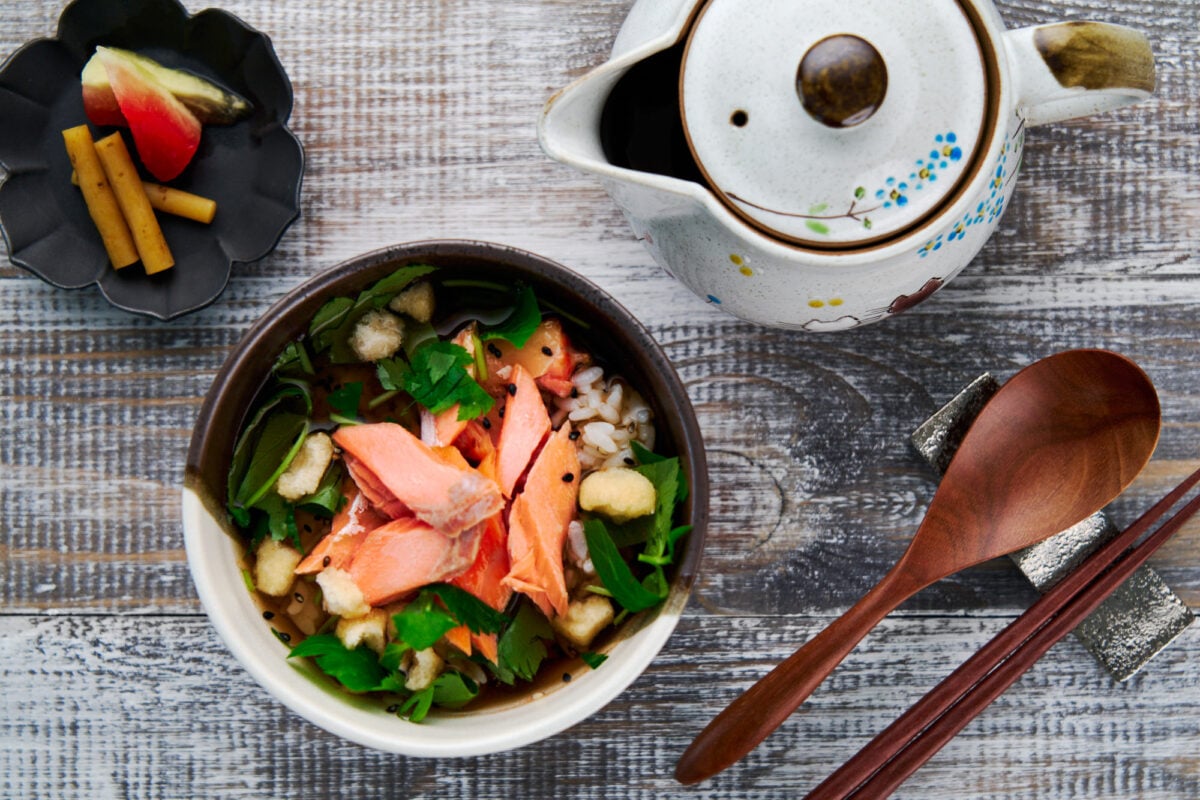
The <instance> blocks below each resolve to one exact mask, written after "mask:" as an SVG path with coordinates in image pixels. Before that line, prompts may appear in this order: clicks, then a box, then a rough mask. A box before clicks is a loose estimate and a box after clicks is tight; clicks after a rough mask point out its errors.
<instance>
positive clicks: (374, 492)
mask: <svg viewBox="0 0 1200 800" xmlns="http://www.w3.org/2000/svg"><path fill="white" fill-rule="evenodd" d="M342 461H343V462H344V463H345V464H346V471H347V472H349V473H350V479H351V480H353V481H354V485H355V486H357V487H358V489H359V491H361V492H362V495H363V497H365V498H367V501H368V502H369V503H370V504H371V506H372V507H373V508H374V509H375V510H376V511H377V512H378V513H380V514H382V515H383V516H385V517H387V518H388V519H397V518H398V517H411V516H412V512H411V511H409V510H408V506H406V505H404V503H401V502H400V501H399V500H398V499H396V495H394V494H392V493H391V491H390V490H389V489H388V488H387V487H386V486H384V485H383V483H382V482H381V481H380V480H379V478H377V477H376V476H375V473H373V472H371V470H369V469H367V468H366V467H365V466H363V464H362V463H361V462H360V461H359V460H358V459H357V458H355V457H354V456H352V455H351V454H349V453H343V454H342Z"/></svg>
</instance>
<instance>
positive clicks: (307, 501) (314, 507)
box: [296, 461, 346, 516]
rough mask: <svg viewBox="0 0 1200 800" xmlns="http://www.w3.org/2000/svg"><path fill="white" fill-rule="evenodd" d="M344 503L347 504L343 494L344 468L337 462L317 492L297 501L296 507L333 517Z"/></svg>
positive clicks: (319, 485) (331, 467)
mask: <svg viewBox="0 0 1200 800" xmlns="http://www.w3.org/2000/svg"><path fill="white" fill-rule="evenodd" d="M344 502H346V496H345V495H344V494H342V467H341V465H340V464H339V463H338V462H336V461H335V462H333V463H332V464H330V465H329V468H328V469H327V470H325V474H324V475H323V476H321V483H320V484H318V485H317V488H316V490H315V491H314V492H313V493H312V494H309V495H305V496H304V497H301V498H300V499H299V500H297V501H296V505H297V506H303V507H304V508H306V509H308V510H309V511H313V512H314V513H319V514H321V516H333V515H334V514H336V513H337V512H338V509H340V508H341V507H342V504H343V503H344Z"/></svg>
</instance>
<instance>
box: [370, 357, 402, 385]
mask: <svg viewBox="0 0 1200 800" xmlns="http://www.w3.org/2000/svg"><path fill="white" fill-rule="evenodd" d="M409 372H410V370H409V368H408V362H406V361H405V360H404V359H402V358H381V359H379V360H378V361H376V362H375V374H376V375H378V376H379V385H380V386H382V387H383V388H384V389H387V390H388V391H389V392H394V391H396V390H397V389H403V388H404V376H405V375H407V374H408V373H409Z"/></svg>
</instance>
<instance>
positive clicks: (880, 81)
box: [539, 0, 1154, 330]
mask: <svg viewBox="0 0 1200 800" xmlns="http://www.w3.org/2000/svg"><path fill="white" fill-rule="evenodd" d="M1153 88H1154V60H1153V55H1152V53H1151V50H1150V46H1149V44H1148V42H1147V40H1146V38H1145V37H1144V36H1143V35H1142V34H1140V33H1138V32H1136V31H1133V30H1130V29H1128V28H1124V27H1120V26H1116V25H1109V24H1104V23H1095V22H1065V23H1059V24H1054V25H1046V26H1040V27H1035V28H1025V29H1021V30H1014V31H1007V30H1005V28H1004V25H1003V23H1002V21H1001V20H1000V17H999V15H998V14H997V12H996V9H995V7H994V6H993V5H992V3H991V2H990V0H839V1H836V2H831V1H830V0H638V2H636V3H635V4H634V6H633V8H632V10H631V11H630V14H629V16H628V18H627V19H626V21H625V24H624V25H623V26H622V28H621V31H620V33H619V34H618V35H617V40H616V44H615V45H614V47H613V55H612V59H611V60H610V61H609V62H608V63H606V64H604V65H603V66H601V67H599V68H597V69H595V70H594V71H592V72H591V73H589V74H588V75H586V76H584V77H583V78H582V79H580V80H579V81H577V82H575V83H574V84H572V85H571V86H568V87H567V88H566V89H564V90H563V91H561V92H559V93H558V94H556V95H555V96H554V97H552V98H551V99H550V101H549V102H548V103H547V104H546V108H545V111H544V112H543V115H542V118H541V120H540V124H539V137H540V140H541V144H542V147H543V149H544V150H545V151H546V152H547V153H548V154H549V155H550V156H551V157H553V158H555V159H558V160H559V161H563V162H565V163H567V164H571V165H573V166H575V167H578V168H579V169H582V170H585V171H588V172H592V173H595V174H597V175H598V176H600V178H601V179H602V180H603V182H604V185H605V187H606V188H607V189H608V191H609V193H610V194H611V195H612V197H613V198H614V200H615V201H616V202H617V204H618V205H619V206H620V207H621V209H622V210H623V211H624V212H625V215H626V217H627V218H628V219H629V222H630V224H631V225H632V226H633V229H634V232H635V235H636V236H637V237H638V238H639V239H641V240H642V241H643V242H645V245H646V247H647V248H648V249H649V251H650V253H651V255H653V257H654V259H655V260H656V261H657V262H658V263H659V264H660V265H662V267H663V268H665V269H666V270H667V271H668V272H669V273H670V274H672V275H674V276H675V277H677V278H678V279H679V280H681V281H683V283H685V284H686V285H687V286H688V287H689V288H691V290H692V291H693V292H695V293H696V294H697V295H699V296H700V297H702V298H705V299H706V300H708V301H709V302H711V303H714V304H717V305H719V306H720V308H722V309H723V310H725V311H728V312H730V313H732V314H734V315H736V316H738V317H741V318H743V319H747V320H750V321H753V322H758V323H762V324H765V325H773V326H778V327H785V328H803V329H805V330H839V329H844V328H851V327H854V326H857V325H862V324H865V323H869V322H874V321H876V320H879V319H882V318H884V317H886V316H888V315H890V314H894V313H897V312H900V311H903V310H905V309H907V308H911V307H912V306H914V305H916V304H917V303H918V302H920V301H921V300H924V299H925V298H927V297H929V296H930V295H931V294H933V293H934V292H935V291H937V289H939V288H940V287H941V286H943V285H944V284H945V283H946V282H947V281H949V280H950V279H951V278H953V277H954V276H955V275H956V274H958V272H959V271H960V270H961V269H962V268H963V267H964V266H966V264H967V263H968V262H969V261H970V260H971V259H972V258H973V257H974V256H975V254H976V253H978V252H979V250H980V248H982V247H983V244H984V242H985V241H986V240H987V237H988V236H989V235H990V234H991V232H992V231H993V230H994V229H995V227H996V225H997V224H998V222H999V219H1000V216H1001V214H1002V213H1003V212H1004V209H1005V207H1006V205H1007V204H1008V201H1009V198H1010V196H1011V195H1012V191H1013V188H1014V179H1015V178H1016V174H1017V170H1018V167H1019V166H1020V160H1021V150H1022V145H1023V143H1024V136H1025V128H1026V126H1029V125H1037V124H1041V123H1046V122H1054V121H1057V120H1062V119H1067V118H1070V117H1077V116H1083V115H1087V114H1093V113H1097V112H1101V111H1106V110H1110V109H1113V108H1116V107H1118V106H1122V105H1125V104H1128V103H1133V102H1136V101H1138V100H1141V99H1143V98H1145V97H1147V96H1149V94H1150V93H1151V91H1152V90H1153Z"/></svg>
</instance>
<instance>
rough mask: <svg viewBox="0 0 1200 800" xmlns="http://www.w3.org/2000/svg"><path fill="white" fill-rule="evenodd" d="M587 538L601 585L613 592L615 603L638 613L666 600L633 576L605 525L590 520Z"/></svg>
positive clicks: (584, 532)
mask: <svg viewBox="0 0 1200 800" xmlns="http://www.w3.org/2000/svg"><path fill="white" fill-rule="evenodd" d="M583 535H584V538H585V539H587V545H588V554H589V555H590V556H591V558H592V564H593V565H594V566H595V567H596V574H597V575H598V576H599V577H600V582H601V583H603V584H604V588H606V589H608V590H609V591H610V592H612V596H613V599H614V600H616V601H617V602H618V603H620V604H621V606H622V607H623V608H625V609H627V610H629V611H631V612H638V611H642V610H644V609H647V608H650V607H651V606H654V605H657V604H658V602H659V601H660V600H662V598H663V596H660V595H659V594H657V593H655V592H651V591H649V590H648V589H646V587H644V586H643V585H642V584H641V583H639V582H638V579H637V578H635V577H634V576H633V572H632V571H631V570H630V569H629V565H628V564H626V563H625V559H623V558H621V552H620V551H619V550H618V549H617V546H616V544H614V543H613V540H612V537H611V536H609V535H608V531H607V530H606V529H605V527H604V523H603V522H601V521H600V520H598V519H589V520H587V521H586V522H584V523H583Z"/></svg>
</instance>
